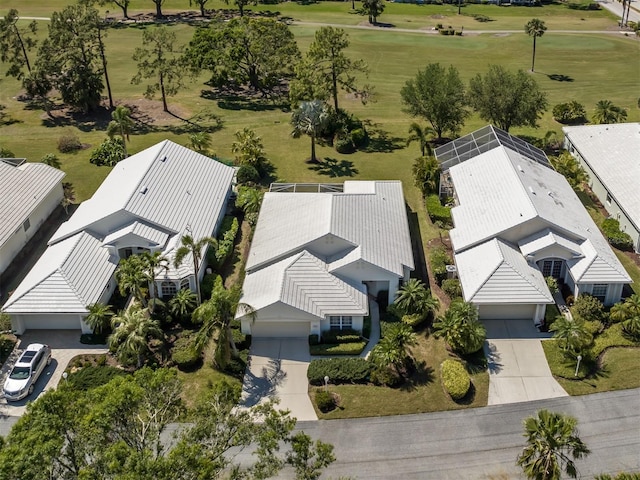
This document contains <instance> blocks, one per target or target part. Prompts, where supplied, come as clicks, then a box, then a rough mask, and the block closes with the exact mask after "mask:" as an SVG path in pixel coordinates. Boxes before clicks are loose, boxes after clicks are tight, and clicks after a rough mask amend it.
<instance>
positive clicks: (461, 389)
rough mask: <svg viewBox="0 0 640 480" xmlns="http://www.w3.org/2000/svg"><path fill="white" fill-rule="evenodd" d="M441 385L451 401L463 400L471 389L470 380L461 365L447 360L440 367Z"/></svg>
mask: <svg viewBox="0 0 640 480" xmlns="http://www.w3.org/2000/svg"><path fill="white" fill-rule="evenodd" d="M440 369H441V371H442V385H443V386H444V389H445V391H446V392H447V393H448V394H449V395H450V396H451V398H452V399H453V400H460V399H461V398H464V397H465V395H466V394H467V392H468V391H469V388H470V387H471V378H469V374H468V373H467V371H466V370H465V368H464V365H462V363H460V362H458V361H456V360H451V359H447V360H445V361H444V362H442V364H441V365H440Z"/></svg>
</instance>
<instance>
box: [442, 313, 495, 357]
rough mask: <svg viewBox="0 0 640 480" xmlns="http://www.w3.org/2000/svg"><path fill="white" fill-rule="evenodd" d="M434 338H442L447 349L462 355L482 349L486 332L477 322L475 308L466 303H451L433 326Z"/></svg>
mask: <svg viewBox="0 0 640 480" xmlns="http://www.w3.org/2000/svg"><path fill="white" fill-rule="evenodd" d="M433 330H434V336H435V337H436V338H443V339H444V341H445V342H447V344H448V345H449V347H450V348H451V349H452V350H453V351H454V352H458V353H461V354H463V355H468V354H470V353H474V352H477V351H478V350H480V349H481V348H482V345H483V344H484V341H485V339H486V335H487V331H486V329H485V328H484V325H482V323H480V321H479V320H478V310H477V308H476V307H475V306H474V305H473V304H471V303H468V302H460V301H457V302H453V303H452V304H451V306H450V307H449V309H448V310H447V311H446V312H445V314H444V315H443V316H442V317H440V318H438V319H437V321H436V322H434V324H433Z"/></svg>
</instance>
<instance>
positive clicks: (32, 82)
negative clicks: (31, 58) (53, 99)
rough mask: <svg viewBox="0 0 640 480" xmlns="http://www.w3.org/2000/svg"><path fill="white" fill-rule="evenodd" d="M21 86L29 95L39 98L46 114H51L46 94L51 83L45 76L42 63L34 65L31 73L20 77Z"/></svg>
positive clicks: (51, 87)
mask: <svg viewBox="0 0 640 480" xmlns="http://www.w3.org/2000/svg"><path fill="white" fill-rule="evenodd" d="M22 86H23V87H24V89H25V90H26V91H27V94H28V95H29V96H30V97H32V98H37V99H39V100H40V103H41V104H42V106H43V107H44V110H45V112H47V115H49V116H51V104H50V100H49V97H48V95H49V93H50V92H51V90H53V83H52V81H51V79H50V78H49V77H48V76H47V74H46V70H45V68H43V67H42V65H36V67H34V68H33V70H32V71H31V73H30V74H28V75H26V76H25V77H24V78H23V79H22Z"/></svg>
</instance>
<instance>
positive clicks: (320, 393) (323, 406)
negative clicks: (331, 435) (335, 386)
mask: <svg viewBox="0 0 640 480" xmlns="http://www.w3.org/2000/svg"><path fill="white" fill-rule="evenodd" d="M316 405H317V406H318V410H320V411H321V412H323V413H327V412H330V411H331V410H333V409H334V408H336V402H335V400H334V399H333V395H331V394H330V393H329V392H325V391H324V390H316Z"/></svg>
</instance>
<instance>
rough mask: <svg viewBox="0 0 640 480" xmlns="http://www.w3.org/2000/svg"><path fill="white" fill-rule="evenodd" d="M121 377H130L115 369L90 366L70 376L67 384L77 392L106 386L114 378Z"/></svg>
mask: <svg viewBox="0 0 640 480" xmlns="http://www.w3.org/2000/svg"><path fill="white" fill-rule="evenodd" d="M121 375H128V373H127V372H125V371H124V370H121V369H119V368H115V367H107V366H102V367H93V366H88V367H82V368H81V369H80V370H77V371H75V372H73V373H71V374H69V376H68V377H67V382H68V383H69V385H71V386H72V387H73V388H75V389H77V390H90V389H92V388H96V387H99V386H101V385H105V384H107V383H109V382H110V381H111V379H112V378H115V377H119V376H121Z"/></svg>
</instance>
